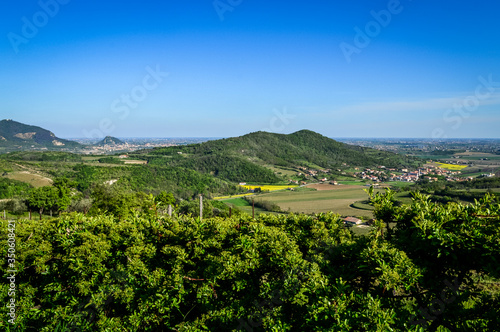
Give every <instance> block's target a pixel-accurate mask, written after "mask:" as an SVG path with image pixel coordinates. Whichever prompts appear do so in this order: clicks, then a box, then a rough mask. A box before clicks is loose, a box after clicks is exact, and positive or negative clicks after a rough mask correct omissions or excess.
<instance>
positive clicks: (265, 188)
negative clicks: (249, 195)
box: [242, 185, 298, 191]
mask: <svg viewBox="0 0 500 332" xmlns="http://www.w3.org/2000/svg"><path fill="white" fill-rule="evenodd" d="M242 187H243V188H246V189H248V190H250V189H255V188H260V189H261V190H262V191H276V190H283V189H288V188H295V187H298V186H297V185H245V186H242Z"/></svg>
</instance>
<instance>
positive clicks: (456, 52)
mask: <svg viewBox="0 0 500 332" xmlns="http://www.w3.org/2000/svg"><path fill="white" fill-rule="evenodd" d="M0 6H1V8H0V9H1V10H0V36H1V38H0V61H1V66H0V96H1V99H0V100H1V105H0V106H1V114H0V117H1V118H11V119H14V120H17V121H20V122H24V123H28V124H33V125H38V126H41V127H44V128H47V129H50V130H52V131H53V132H54V133H55V134H56V135H58V136H60V137H85V136H94V137H97V136H103V135H112V136H118V137H229V136H239V135H243V134H246V133H249V132H254V131H258V130H267V131H273V132H279V133H291V132H294V131H297V130H300V129H310V130H314V131H317V132H319V133H321V134H323V135H325V136H329V137H421V138H432V137H434V138H441V137H485V138H499V137H500V130H499V128H500V112H499V111H500V34H498V31H500V30H499V27H498V13H499V10H500V3H498V1H476V2H474V3H472V2H463V1H453V2H452V1H440V2H439V3H436V2H435V1H430V0H429V1H427V0H413V1H411V0H401V1H396V0H391V1H342V2H339V3H337V2H334V1H319V0H316V1H308V2H305V1H300V2H299V1H296V2H293V1H286V2H285V1H275V2H270V1H261V0H252V1H250V0H217V1H213V0H206V1H205V0H204V1H141V2H140V1H120V2H118V1H105V2H103V1H77V0H59V2H58V1H57V0H41V1H39V2H37V1H28V0H19V1H16V2H12V1H10V2H3V3H2V4H1V5H0Z"/></svg>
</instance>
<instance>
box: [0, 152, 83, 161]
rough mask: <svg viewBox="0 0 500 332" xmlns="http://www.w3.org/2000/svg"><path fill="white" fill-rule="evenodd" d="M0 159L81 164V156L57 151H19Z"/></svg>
mask: <svg viewBox="0 0 500 332" xmlns="http://www.w3.org/2000/svg"><path fill="white" fill-rule="evenodd" d="M0 158H1V159H4V160H13V161H15V160H22V161H63V162H69V161H71V162H81V161H82V156H81V155H78V154H74V153H69V152H57V151H44V152H36V151H21V152H10V153H6V154H0Z"/></svg>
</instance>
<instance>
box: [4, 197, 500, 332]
mask: <svg viewBox="0 0 500 332" xmlns="http://www.w3.org/2000/svg"><path fill="white" fill-rule="evenodd" d="M371 195H372V196H371V200H372V203H373V204H374V206H375V215H376V216H377V221H376V222H375V227H374V229H373V231H372V232H371V233H370V234H369V235H368V236H366V237H354V236H353V235H352V233H351V232H350V231H349V230H348V229H346V228H345V227H344V225H343V223H342V221H341V219H340V218H339V217H338V216H337V215H334V214H331V213H328V214H318V215H315V216H305V215H293V214H290V215H287V216H285V215H280V216H273V215H260V216H258V218H257V219H256V220H252V219H251V218H250V217H248V216H244V215H243V216H238V217H234V218H204V219H203V221H200V220H199V218H192V217H189V216H177V215H175V216H174V217H173V218H165V217H159V218H157V217H155V216H153V215H151V214H149V215H147V213H146V214H144V216H139V215H132V214H129V215H128V217H127V218H124V219H122V221H117V219H115V218H113V217H111V216H102V215H97V216H94V217H85V216H83V215H82V214H70V215H64V216H62V217H60V218H57V219H52V220H42V221H22V222H19V223H17V224H16V238H17V247H16V262H17V263H16V264H17V271H18V273H17V275H16V282H17V288H16V301H18V302H17V304H18V307H17V308H16V313H17V315H18V317H17V320H16V324H17V331H42V332H44V331H62V330H76V329H81V330H82V331H162V330H164V331H168V330H177V331H282V330H290V331H377V332H385V331H415V332H416V331H498V330H499V327H500V315H499V314H500V311H499V308H500V302H499V289H500V286H499V285H498V280H499V278H500V267H499V265H498V261H499V260H500V250H499V248H500V246H499V242H498V241H499V240H498V239H499V238H500V225H499V221H500V207H499V205H498V204H495V203H493V202H492V198H491V197H490V196H486V197H485V198H484V199H482V200H481V201H479V202H477V203H474V204H472V205H468V206H465V205H459V204H448V205H438V204H435V203H432V202H431V201H430V200H429V197H427V196H423V195H420V194H417V195H415V198H414V201H413V203H412V204H411V205H401V206H396V205H395V204H394V201H393V200H392V198H391V197H392V192H390V191H388V192H387V193H386V195H381V194H377V195H373V191H372V192H371ZM136 199H137V200H140V201H142V202H147V201H148V200H150V199H151V200H153V201H154V198H153V197H152V196H149V195H143V196H142V198H136ZM188 203H189V202H188ZM196 203H198V202H197V201H196V200H194V201H193V202H191V203H189V204H196ZM207 203H209V202H208V201H207ZM219 203H220V202H219ZM181 204H184V203H181ZM213 204H214V206H215V205H216V204H218V203H213ZM389 222H394V223H396V226H395V228H394V229H392V230H391V233H390V235H389V234H388V233H387V231H385V226H384V223H389ZM2 227H3V229H6V227H7V222H6V221H2ZM6 234H7V232H2V233H1V235H0V248H2V249H0V250H3V252H2V253H1V254H3V255H4V256H6V255H7V248H8V245H7V242H6V241H7V236H6ZM1 266H2V270H3V271H5V270H6V263H5V261H4V263H2V265H1ZM495 285H496V286H495ZM7 290H8V285H7V284H5V283H2V284H1V285H0V301H3V303H6V301H7V300H8V299H9V297H8V295H7ZM0 314H1V315H3V316H5V315H6V307H5V306H2V307H1V308H0ZM5 317H6V316H5ZM0 326H2V328H3V329H4V330H7V331H8V329H7V328H8V326H9V325H8V323H7V322H6V320H2V321H0ZM11 330H12V328H11Z"/></svg>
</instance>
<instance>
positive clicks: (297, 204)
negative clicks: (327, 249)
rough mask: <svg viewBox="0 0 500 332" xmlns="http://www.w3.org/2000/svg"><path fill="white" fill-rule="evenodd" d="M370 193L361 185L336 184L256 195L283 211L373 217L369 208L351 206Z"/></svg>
mask: <svg viewBox="0 0 500 332" xmlns="http://www.w3.org/2000/svg"><path fill="white" fill-rule="evenodd" d="M367 198H368V195H367V194H366V192H365V191H364V190H363V187H361V186H336V189H332V190H318V191H303V192H292V191H286V192H276V193H267V194H262V195H258V196H256V198H255V199H261V200H266V201H270V202H273V203H275V204H277V205H278V206H279V207H280V208H281V209H282V210H283V211H290V212H295V213H301V212H303V213H319V212H328V211H333V212H334V213H338V214H340V215H343V216H360V217H361V216H364V217H368V218H372V217H373V214H372V212H371V211H369V210H361V209H355V208H352V207H350V205H351V204H352V203H354V202H356V201H360V200H366V199H367Z"/></svg>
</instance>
